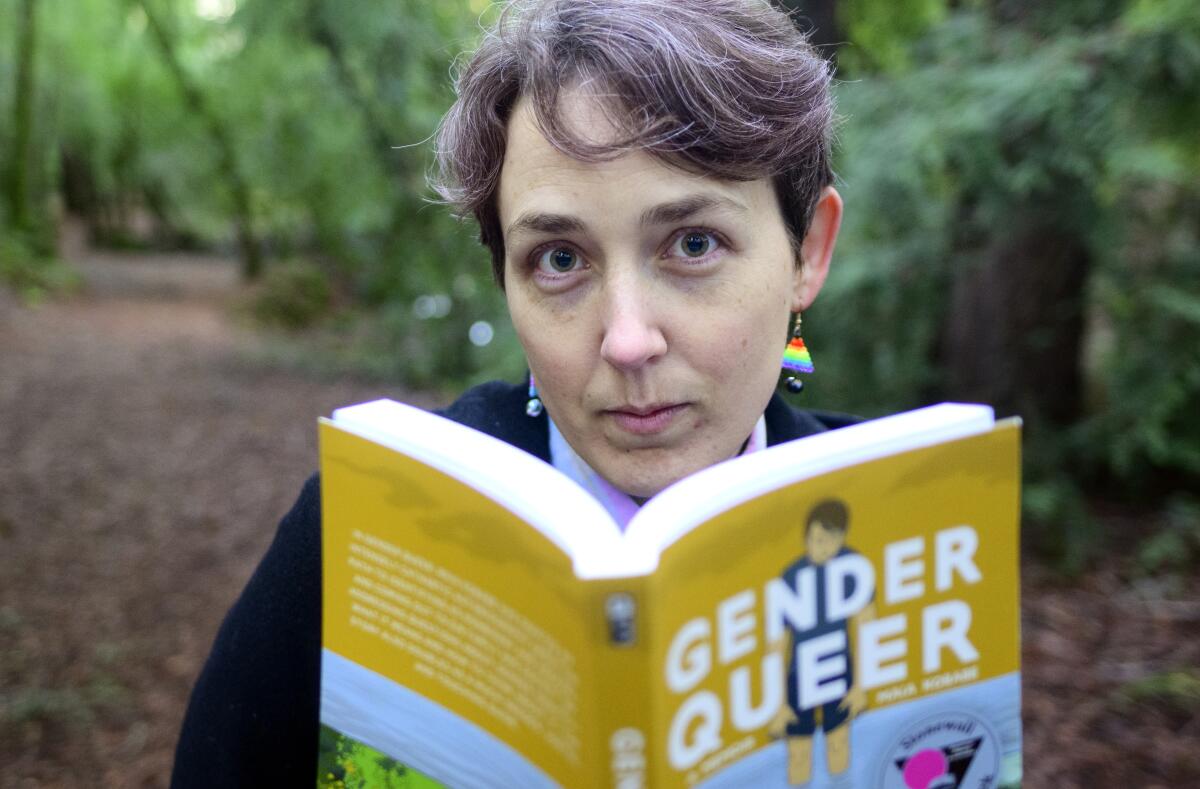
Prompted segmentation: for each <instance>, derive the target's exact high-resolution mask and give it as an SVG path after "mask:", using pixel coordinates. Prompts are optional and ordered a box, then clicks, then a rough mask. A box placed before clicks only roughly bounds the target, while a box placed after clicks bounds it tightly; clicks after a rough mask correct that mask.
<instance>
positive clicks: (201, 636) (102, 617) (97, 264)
mask: <svg viewBox="0 0 1200 789" xmlns="http://www.w3.org/2000/svg"><path fill="white" fill-rule="evenodd" d="M78 268H79V270H80V272H81V273H82V274H83V276H84V279H85V282H86V289H85V291H84V293H83V294H82V295H81V296H79V297H76V298H73V299H70V300H66V301H62V302H55V303H49V304H45V305H43V306H41V307H38V308H36V309H30V308H26V307H21V306H18V305H17V304H16V303H15V302H14V301H13V300H12V299H11V297H3V298H5V301H4V302H2V303H0V447H2V448H3V452H2V453H0V551H2V553H3V557H4V558H3V565H2V568H3V569H2V570H0V643H2V644H3V646H2V647H0V688H2V696H0V735H3V736H2V737H0V764H2V765H4V767H3V768H0V785H3V786H26V785H35V786H59V785H61V786H72V787H74V786H100V785H104V786H163V785H165V782H166V776H167V775H168V772H169V768H170V760H171V752H172V748H173V745H174V739H175V737H176V735H177V732H178V726H179V721H180V718H181V716H182V708H183V703H184V701H185V700H186V697H187V693H188V691H189V689H190V686H191V683H192V682H193V681H194V679H195V676H196V673H197V672H198V670H199V667H200V663H201V661H202V660H203V658H204V656H205V654H206V653H207V650H208V648H209V645H210V644H211V641H212V637H213V634H214V632H215V630H216V627H217V625H218V623H219V621H220V619H221V617H222V616H223V615H224V612H225V611H226V610H227V608H228V607H229V605H230V603H231V602H232V600H233V598H234V597H235V595H236V594H237V593H238V591H239V590H240V589H241V587H242V585H243V584H244V582H245V580H246V578H247V577H248V575H249V573H250V571H251V570H252V568H253V566H254V564H255V563H256V562H257V560H258V558H259V557H260V556H261V555H262V553H263V551H264V550H265V548H266V546H267V544H268V542H269V540H270V539H271V537H272V535H273V532H274V528H275V524H276V523H277V522H278V519H279V517H280V515H281V514H282V513H283V512H284V511H285V510H286V508H287V507H288V506H289V505H290V503H291V500H292V499H293V497H294V496H295V494H296V493H297V492H298V490H299V488H300V485H301V483H302V482H303V481H304V479H305V478H306V477H307V476H308V474H309V473H311V471H312V470H313V469H314V468H315V464H316V454H315V431H314V429H313V427H314V421H315V419H316V417H317V416H318V415H319V414H325V413H328V412H329V410H330V409H331V408H332V407H334V406H336V405H344V404H346V403H350V402H355V401H358V400H363V399H369V398H371V397H376V396H380V395H381V394H383V393H384V392H383V390H382V388H381V387H378V386H369V385H356V384H354V383H339V382H328V381H325V382H321V381H314V380H308V379H305V378H302V377H299V376H296V375H290V374H285V373H280V372H270V371H262V370H260V369H256V366H255V365H254V364H253V363H252V362H251V361H249V360H248V359H249V358H251V354H250V353H249V352H250V351H251V350H252V348H253V343H254V341H253V339H252V338H251V337H250V336H249V334H247V333H245V332H243V331H239V330H238V329H236V328H234V323H233V322H232V321H230V320H229V318H228V311H227V309H226V308H227V305H228V303H229V301H230V299H231V297H232V296H233V294H234V292H235V289H236V287H237V282H236V275H235V268H234V267H233V266H232V264H229V263H227V262H225V261H222V260H214V259H204V258H188V257H178V256H172V257H167V258H162V257H146V258H140V259H137V260H136V261H133V262H128V261H122V260H119V259H115V258H112V257H109V256H94V255H93V256H88V257H86V258H85V259H82V260H80V261H79V263H78ZM391 394H393V395H395V392H394V391H393V392H391ZM18 777H19V778H18Z"/></svg>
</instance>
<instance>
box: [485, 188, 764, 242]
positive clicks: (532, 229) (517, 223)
mask: <svg viewBox="0 0 1200 789" xmlns="http://www.w3.org/2000/svg"><path fill="white" fill-rule="evenodd" d="M709 209H723V210H727V211H732V212H734V213H737V214H748V213H750V210H749V209H748V208H746V206H744V205H742V204H741V203H739V202H738V201H736V200H733V199H732V198H729V197H723V196H722V197H718V196H714V195H702V194H698V195H689V196H687V197H683V198H680V199H679V200H672V201H670V202H668V203H660V204H659V205H656V206H651V207H650V208H647V209H646V210H645V211H643V212H642V216H641V218H640V220H639V221H640V222H641V225H642V227H651V226H653V225H670V224H675V223H678V222H683V221H685V220H687V219H690V218H691V217H693V216H695V215H696V214H699V213H701V212H702V211H707V210H709ZM586 230H587V227H586V225H585V224H584V223H583V221H582V220H581V219H579V218H578V217H575V216H572V215H570V214H552V213H547V212H542V211H535V212H529V213H525V214H521V216H519V217H517V219H516V220H514V221H513V223H512V224H510V225H509V226H508V227H507V228H506V230H505V235H506V236H511V235H512V234H514V233H520V232H529V233H545V234H547V235H560V234H567V233H583V232H585V231H586Z"/></svg>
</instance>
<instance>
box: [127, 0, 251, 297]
mask: <svg viewBox="0 0 1200 789" xmlns="http://www.w3.org/2000/svg"><path fill="white" fill-rule="evenodd" d="M138 2H139V3H140V5H141V7H142V9H143V10H144V11H145V12H146V23H147V26H148V27H149V28H150V32H151V34H152V35H153V36H154V40H155V42H156V43H157V44H158V48H159V51H160V52H161V53H162V56H163V61H164V62H165V63H166V65H167V69H168V70H169V71H170V72H171V76H173V77H174V78H175V83H176V85H177V86H178V87H179V91H180V92H181V93H182V94H183V98H184V101H185V102H187V105H188V107H189V109H191V110H192V112H195V113H196V114H197V115H199V116H200V118H201V120H203V121H204V124H205V126H206V127H207V128H208V135H209V137H210V138H211V139H212V141H213V144H214V145H216V146H217V166H218V167H219V168H220V170H221V175H222V176H223V177H224V179H225V181H226V183H228V184H229V190H230V192H231V193H232V196H233V205H234V225H235V227H236V228H237V238H238V247H239V249H240V250H241V255H242V276H243V277H244V278H245V279H247V280H253V279H257V278H258V276H259V274H261V273H262V266H263V257H262V245H261V244H260V243H259V240H258V238H257V237H256V236H255V235H254V212H253V207H252V205H251V202H250V187H249V185H248V184H247V183H246V179H245V178H244V177H243V176H242V172H241V168H240V167H239V166H238V161H237V153H236V151H235V150H234V147H233V140H232V139H231V137H230V135H229V131H228V130H227V129H226V128H225V124H224V122H223V121H222V120H221V118H220V117H219V116H218V115H217V113H216V112H215V111H214V110H213V109H212V107H211V106H209V104H208V101H207V100H206V98H205V96H204V93H203V91H202V90H201V89H200V86H199V85H197V84H196V83H195V82H194V81H193V80H192V78H191V76H190V75H189V74H188V73H187V71H186V70H185V69H184V67H183V63H182V62H180V60H179V55H178V53H177V52H176V51H175V42H174V40H173V39H172V38H171V35H170V33H169V31H168V30H167V28H166V26H165V24H164V23H163V20H162V18H161V17H160V16H159V15H158V11H157V9H156V8H155V7H154V2H153V0H138Z"/></svg>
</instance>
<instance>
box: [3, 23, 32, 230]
mask: <svg viewBox="0 0 1200 789" xmlns="http://www.w3.org/2000/svg"><path fill="white" fill-rule="evenodd" d="M15 32H16V34H17V69H16V89H15V90H14V91H13V94H14V101H13V148H12V163H11V165H10V170H9V178H8V205H9V211H10V221H11V223H12V225H13V227H14V228H16V229H17V230H29V229H30V226H31V225H32V223H33V217H32V212H31V209H30V204H29V170H30V165H31V163H32V151H31V148H32V141H33V93H34V71H33V70H34V59H35V57H34V56H35V44H36V41H37V2H36V0H21V5H20V9H19V16H18V21H17V28H16V31H15Z"/></svg>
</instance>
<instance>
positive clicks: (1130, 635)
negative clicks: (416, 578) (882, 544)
mask: <svg viewBox="0 0 1200 789" xmlns="http://www.w3.org/2000/svg"><path fill="white" fill-rule="evenodd" d="M75 257H76V258H77V264H76V265H77V266H78V268H79V270H80V271H81V272H82V273H83V275H84V277H85V281H86V283H87V287H86V290H85V291H84V293H83V294H82V295H80V296H77V297H74V298H70V299H65V300H60V301H55V302H52V303H48V304H45V305H43V306H40V307H37V308H30V307H25V306H21V305H19V304H17V303H16V301H15V300H14V299H12V298H11V297H10V296H7V295H6V294H4V293H3V292H2V291H0V450H2V451H0V787H9V786H12V787H17V786H22V787H23V786H70V787H75V786H88V787H90V786H113V787H116V786H137V787H141V786H165V785H166V781H167V777H168V774H169V771H170V765H171V756H172V748H173V746H174V741H175V737H176V735H177V731H178V727H179V722H180V719H181V716H182V713H183V706H184V704H185V702H186V699H187V694H188V691H189V688H190V687H191V684H192V682H193V681H194V679H195V676H196V674H197V672H198V670H199V668H200V665H201V662H202V661H203V659H204V657H205V655H206V653H207V650H208V648H209V645H210V643H211V640H212V637H213V634H214V633H215V630H216V627H217V625H218V624H219V622H220V619H221V617H222V616H223V614H224V612H225V610H226V609H227V608H228V606H229V604H230V603H231V602H232V600H233V598H234V597H235V595H237V593H238V591H239V590H240V588H241V586H242V585H243V583H244V582H245V580H246V578H247V577H248V575H249V573H250V572H251V570H252V569H253V567H254V564H255V562H256V561H257V559H258V557H259V556H260V555H261V554H262V552H263V551H264V549H265V548H266V545H267V543H268V542H269V540H270V539H271V536H272V534H273V531H274V528H275V523H276V522H277V520H278V518H279V517H280V515H282V513H283V512H284V511H285V509H286V508H287V506H288V505H289V504H290V502H291V500H292V498H293V497H294V496H295V494H296V493H297V491H298V490H299V487H300V485H301V483H302V482H303V480H304V479H305V477H306V476H307V475H308V474H309V473H310V471H311V470H312V469H313V468H314V466H315V446H314V444H315V442H314V433H315V431H314V429H313V423H314V420H315V418H316V416H317V415H319V414H324V413H327V412H328V411H329V410H330V409H331V408H332V407H334V406H336V405H341V404H346V403H350V402H355V401H359V400H364V399H369V398H372V397H376V396H380V395H383V394H389V395H392V396H396V395H398V394H400V393H398V392H396V391H395V390H394V389H392V390H388V391H385V390H384V389H383V388H382V387H380V386H377V385H369V384H363V383H356V382H354V381H347V380H341V381H336V382H334V381H328V380H318V379H315V378H312V377H306V376H303V375H300V374H297V373H293V372H286V371H280V370H278V369H272V368H270V367H269V366H268V365H265V364H264V363H263V362H261V361H256V359H261V356H258V355H256V354H255V353H254V352H253V349H254V348H255V347H256V344H257V343H258V342H259V341H258V340H257V339H256V338H255V337H254V336H253V335H252V334H251V333H250V332H249V331H248V330H244V329H238V328H236V327H235V324H234V322H232V321H230V320H229V318H228V304H229V302H230V300H231V298H232V297H233V296H234V295H235V293H236V290H237V282H236V277H235V274H234V270H233V268H232V266H231V265H230V264H228V263H226V262H224V261H220V260H214V259H192V258H185V257H181V256H170V257H161V256H160V257H141V258H133V259H130V258H116V257H113V256H106V255H96V254H92V253H84V252H79V251H77V254H76V255H75ZM401 396H403V395H402V394H401ZM1024 573H1025V586H1024V658H1025V697H1024V698H1025V717H1026V743H1025V744H1026V770H1027V782H1026V785H1027V786H1031V787H1055V788H1056V789H1067V788H1068V787H1139V789H1149V788H1150V787H1168V786H1170V787H1175V786H1200V714H1198V711H1200V698H1197V694H1198V691H1197V684H1200V680H1196V679H1195V678H1196V677H1197V676H1198V675H1197V674H1196V673H1194V672H1196V671H1197V667H1200V635H1198V633H1200V592H1198V591H1197V584H1196V581H1197V578H1196V577H1195V576H1193V577H1191V578H1187V579H1183V582H1182V583H1183V587H1182V588H1183V589H1185V590H1187V591H1186V593H1183V594H1181V593H1180V592H1179V591H1178V590H1176V591H1174V592H1171V591H1170V590H1168V589H1167V588H1166V587H1164V586H1162V585H1161V584H1157V583H1156V582H1153V581H1144V582H1141V583H1137V584H1135V583H1131V582H1128V581H1127V580H1126V578H1127V577H1128V567H1127V566H1126V563H1124V562H1123V561H1121V560H1117V559H1113V560H1110V561H1108V562H1106V563H1104V564H1103V565H1102V566H1101V567H1099V568H1097V569H1094V570H1092V571H1091V572H1089V573H1088V574H1087V575H1086V576H1084V577H1083V578H1082V579H1080V580H1078V581H1077V582H1074V583H1072V584H1071V585H1066V584H1065V583H1064V582H1060V581H1057V580H1056V578H1055V576H1054V575H1053V574H1052V573H1050V572H1049V571H1047V570H1045V569H1043V568H1041V567H1039V566H1037V565H1036V564H1032V563H1028V562H1027V566H1026V567H1025V570H1024ZM1177 582H1178V579H1177ZM1166 597H1173V598H1174V599H1170V600H1164V598H1166ZM1180 669H1182V670H1186V671H1191V672H1193V673H1192V674H1191V675H1188V674H1181V675H1177V676H1176V679H1178V678H1179V677H1180V676H1181V677H1182V678H1183V679H1182V680H1181V688H1182V689H1177V690H1176V692H1174V693H1173V694H1169V698H1170V699H1174V700H1173V701H1171V700H1164V699H1163V698H1159V697H1155V696H1153V695H1151V696H1150V697H1148V698H1134V699H1133V700H1127V699H1126V696H1127V695H1128V694H1122V693H1120V692H1119V690H1120V689H1121V688H1123V687H1129V683H1131V682H1135V683H1136V682H1137V681H1139V680H1143V679H1144V678H1146V677H1152V676H1156V675H1159V674H1162V673H1163V672H1170V671H1174V670H1180ZM1189 676H1190V677H1191V678H1192V679H1191V680H1189ZM1189 682H1190V683H1191V684H1189ZM1189 694H1191V695H1190V696H1189Z"/></svg>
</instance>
